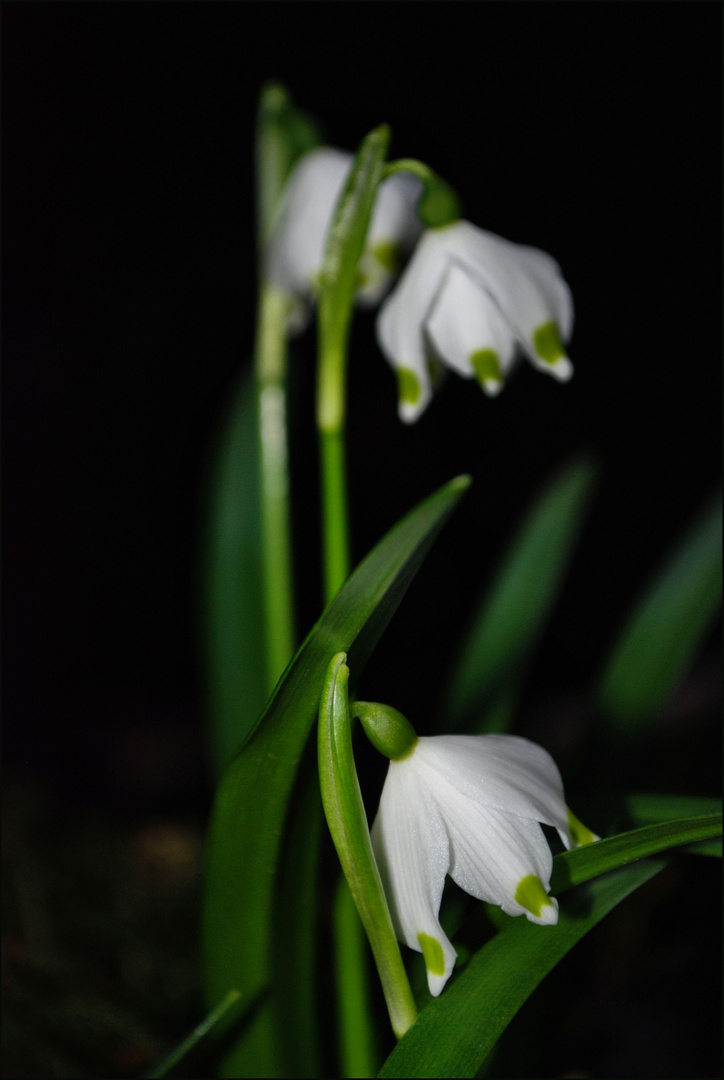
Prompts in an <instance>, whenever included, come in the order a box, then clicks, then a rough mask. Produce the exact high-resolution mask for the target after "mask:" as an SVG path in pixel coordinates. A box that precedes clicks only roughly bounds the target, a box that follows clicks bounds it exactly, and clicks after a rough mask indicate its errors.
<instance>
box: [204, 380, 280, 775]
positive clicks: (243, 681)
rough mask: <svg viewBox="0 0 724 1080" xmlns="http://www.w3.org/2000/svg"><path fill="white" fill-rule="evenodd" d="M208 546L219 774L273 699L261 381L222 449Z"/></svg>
mask: <svg viewBox="0 0 724 1080" xmlns="http://www.w3.org/2000/svg"><path fill="white" fill-rule="evenodd" d="M210 481H211V482H210V495H209V502H208V511H207V531H206V537H205V550H204V583H203V598H204V625H203V632H204V644H205V652H206V671H207V679H208V687H207V693H208V702H209V712H210V729H211V746H212V754H213V759H214V765H215V767H216V772H217V773H218V774H219V775H220V774H221V771H222V769H223V768H224V766H225V765H226V763H227V762H228V761H229V760H230V758H231V756H232V754H233V753H234V751H235V750H236V749H237V748H238V747H239V745H240V744H241V742H242V740H243V739H244V737H245V736H246V735H247V733H248V732H249V731H250V730H251V728H252V726H253V724H254V722H255V721H256V720H257V718H258V716H259V714H260V713H261V710H262V708H263V707H264V703H265V701H266V698H267V696H268V695H267V687H266V684H265V668H266V664H265V655H264V641H263V637H262V635H261V634H260V633H259V627H260V626H261V625H262V624H263V617H264V613H263V605H262V590H261V581H262V551H261V534H260V515H259V480H258V431H257V412H256V388H255V384H254V382H253V380H252V378H251V377H250V376H249V375H246V374H245V375H244V377H243V378H242V379H241V380H240V381H239V384H238V386H237V388H236V391H235V394H234V397H233V399H232V402H231V407H230V409H229V413H228V417H227V418H226V419H225V423H224V428H223V431H222V434H221V436H220V438H219V443H218V446H217V447H216V449H215V456H214V459H213V462H212V469H211V478H210Z"/></svg>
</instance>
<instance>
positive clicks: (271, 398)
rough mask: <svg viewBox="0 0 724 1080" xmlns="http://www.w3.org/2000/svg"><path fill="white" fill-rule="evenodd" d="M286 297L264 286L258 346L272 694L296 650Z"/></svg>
mask: <svg viewBox="0 0 724 1080" xmlns="http://www.w3.org/2000/svg"><path fill="white" fill-rule="evenodd" d="M287 305H288V300H287V297H286V296H285V295H284V294H283V293H281V292H280V291H279V290H278V289H275V288H273V287H272V286H270V285H268V284H266V283H265V282H262V284H261V287H260V292H259V313H258V322H257V338H256V345H255V372H256V380H257V392H258V398H257V407H258V414H259V473H260V488H261V490H260V498H261V533H262V557H263V574H262V576H263V596H264V624H265V636H266V643H267V649H266V665H267V668H266V675H267V686H268V688H269V690H271V689H273V687H274V685H275V683H276V681H277V679H278V678H279V676H280V675H281V673H282V672H283V671H284V668H285V667H286V666H287V664H288V663H289V660H290V659H291V657H292V654H293V651H294V609H293V601H292V545H291V520H290V510H289V479H288V459H287V424H286V373H287V335H286V315H287Z"/></svg>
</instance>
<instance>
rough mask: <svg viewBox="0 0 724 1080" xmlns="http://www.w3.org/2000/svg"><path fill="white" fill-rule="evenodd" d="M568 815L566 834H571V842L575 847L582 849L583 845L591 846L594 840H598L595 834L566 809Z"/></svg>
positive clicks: (598, 837)
mask: <svg viewBox="0 0 724 1080" xmlns="http://www.w3.org/2000/svg"><path fill="white" fill-rule="evenodd" d="M566 811H567V813H568V832H569V833H570V834H571V840H572V841H573V843H574V844H575V846H576V847H583V845H584V844H592V843H593V842H594V841H595V840H600V839H601V837H600V836H596V834H595V832H591V830H590V829H589V828H587V827H586V826H585V825H584V824H583V822H582V821H579V820H578V818H577V817H576V815H575V814H572V813H571V811H570V810H569V809H568V807H566Z"/></svg>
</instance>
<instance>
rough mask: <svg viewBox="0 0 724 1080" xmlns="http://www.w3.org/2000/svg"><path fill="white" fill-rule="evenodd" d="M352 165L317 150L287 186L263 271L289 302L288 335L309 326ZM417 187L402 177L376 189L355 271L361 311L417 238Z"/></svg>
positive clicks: (344, 157) (375, 299) (345, 157)
mask: <svg viewBox="0 0 724 1080" xmlns="http://www.w3.org/2000/svg"><path fill="white" fill-rule="evenodd" d="M352 161H353V155H352V154H347V153H344V152H343V151H341V150H335V149H332V148H331V147H320V148H318V149H316V150H312V151H310V152H309V153H308V154H305V155H304V156H303V157H302V158H301V159H300V160H299V161H298V162H297V164H296V166H295V167H294V169H293V170H292V172H291V174H290V176H289V179H288V180H287V183H286V187H285V193H284V196H283V199H282V202H281V205H280V208H279V212H278V218H277V222H276V225H275V229H274V232H273V235H272V240H271V242H270V246H269V251H268V255H267V260H266V268H265V269H266V277H267V279H268V281H269V282H270V283H271V284H272V285H276V286H278V287H279V288H280V289H282V290H283V291H284V292H286V293H287V294H288V295H289V296H290V298H291V299H292V307H291V313H290V316H289V331H290V333H299V332H300V331H301V330H303V329H304V327H305V326H306V325H307V323H308V321H309V316H310V304H311V302H312V301H313V299H314V296H315V293H316V291H317V283H318V278H319V273H320V271H321V268H322V262H323V259H324V248H325V243H326V239H327V232H328V230H329V226H330V224H331V222H332V217H333V215H334V210H335V207H336V205H337V201H338V199H339V196H340V195H341V194H342V189H343V187H344V184H345V181H346V179H347V175H348V173H349V171H350V168H351V166H352ZM420 187H421V184H420V181H419V180H418V179H417V178H416V177H413V176H410V175H408V174H403V173H399V174H396V175H394V176H390V177H388V178H387V179H386V180H384V181H383V182H382V183H381V184H380V187H379V191H378V194H377V201H376V203H375V208H374V211H373V213H372V220H371V222H370V228H369V232H368V235H367V240H366V244H365V249H364V252H363V254H362V258H361V260H360V265H359V279H360V280H359V288H358V292H357V300H358V302H359V303H360V304H361V305H363V306H369V307H371V306H373V305H375V304H377V303H379V301H380V300H381V298H382V296H383V295H384V293H385V291H386V290H387V288H388V286H389V284H390V281H391V280H392V276H393V274H394V273H395V272H396V270H397V266H398V262H399V258H400V254H401V253H402V252H403V251H406V250H409V249H410V248H411V247H412V246H413V244H414V242H415V240H416V239H417V237H418V236H419V234H420V231H421V229H422V224H421V222H420V219H419V217H418V216H417V213H416V209H415V207H416V203H417V200H418V198H419V194H420Z"/></svg>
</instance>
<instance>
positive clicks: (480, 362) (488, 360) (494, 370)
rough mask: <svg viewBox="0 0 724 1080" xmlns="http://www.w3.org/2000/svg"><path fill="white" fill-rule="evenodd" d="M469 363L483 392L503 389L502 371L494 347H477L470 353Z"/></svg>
mask: <svg viewBox="0 0 724 1080" xmlns="http://www.w3.org/2000/svg"><path fill="white" fill-rule="evenodd" d="M470 363H471V364H472V368H473V371H474V372H475V376H476V378H477V380H478V382H479V383H480V385H481V386H482V388H483V390H484V391H485V393H486V394H490V395H495V394H498V393H500V391H501V390H502V389H503V372H502V369H501V367H500V357H499V356H498V354H497V353H496V351H495V349H478V350H477V352H474V353H471V354H470Z"/></svg>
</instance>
